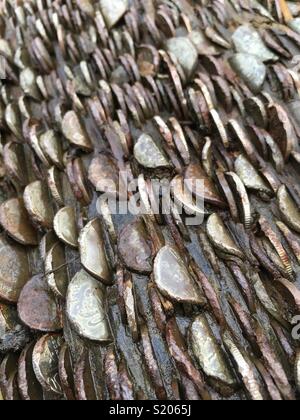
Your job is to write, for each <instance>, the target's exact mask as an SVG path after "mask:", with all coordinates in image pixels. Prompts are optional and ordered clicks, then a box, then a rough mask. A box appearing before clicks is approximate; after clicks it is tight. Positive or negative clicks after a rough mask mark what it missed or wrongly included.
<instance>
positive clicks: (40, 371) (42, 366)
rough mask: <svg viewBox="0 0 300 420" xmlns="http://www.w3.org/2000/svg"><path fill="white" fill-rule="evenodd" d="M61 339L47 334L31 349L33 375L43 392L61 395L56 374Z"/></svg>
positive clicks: (55, 335) (57, 374) (59, 383)
mask: <svg viewBox="0 0 300 420" xmlns="http://www.w3.org/2000/svg"><path fill="white" fill-rule="evenodd" d="M63 342H64V340H63V338H62V336H60V335H57V334H47V335H44V336H43V337H42V338H40V339H39V340H38V342H37V343H36V345H35V346H34V349H33V354H32V360H33V370H34V373H35V375H36V377H37V379H38V381H39V383H40V384H41V385H42V387H43V388H44V390H46V391H49V392H53V393H54V394H58V395H61V394H62V393H63V390H62V387H61V382H60V378H59V372H58V364H59V353H60V350H61V347H62V345H63Z"/></svg>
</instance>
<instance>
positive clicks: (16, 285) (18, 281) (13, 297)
mask: <svg viewBox="0 0 300 420" xmlns="http://www.w3.org/2000/svg"><path fill="white" fill-rule="evenodd" d="M0 261H1V264H0V296H1V298H2V299H4V300H7V301H9V302H13V303H16V302H17V301H18V299H19V295H20V293H21V290H22V288H23V286H24V284H25V283H26V282H27V281H28V279H29V278H30V268H29V262H28V255H27V251H26V249H25V248H23V247H21V246H20V245H17V244H14V243H12V242H11V241H9V240H8V239H6V238H5V237H4V236H3V235H1V236H0Z"/></svg>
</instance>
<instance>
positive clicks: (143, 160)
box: [134, 134, 170, 169]
mask: <svg viewBox="0 0 300 420" xmlns="http://www.w3.org/2000/svg"><path fill="white" fill-rule="evenodd" d="M134 157H135V158H136V160H137V161H138V163H139V164H140V165H141V166H143V167H144V168H147V169H157V168H170V162H168V160H167V158H166V156H165V155H164V153H163V152H162V151H161V150H160V149H159V147H158V146H157V145H156V144H155V142H154V140H153V139H152V137H151V136H149V135H148V134H142V135H141V136H140V137H139V139H138V141H137V142H136V144H135V146H134Z"/></svg>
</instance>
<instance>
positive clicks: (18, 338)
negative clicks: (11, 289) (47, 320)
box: [0, 303, 30, 353]
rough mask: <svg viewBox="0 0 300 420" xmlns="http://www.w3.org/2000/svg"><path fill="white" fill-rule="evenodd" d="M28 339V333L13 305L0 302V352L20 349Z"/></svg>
mask: <svg viewBox="0 0 300 420" xmlns="http://www.w3.org/2000/svg"><path fill="white" fill-rule="evenodd" d="M29 340H30V333H29V331H28V330H27V328H25V326H24V325H22V324H21V322H20V320H19V317H18V312H17V310H16V308H15V307H14V306H11V305H5V304H4V303H0V352H2V353H7V352H9V351H14V352H16V351H19V350H21V349H22V348H23V347H24V346H25V345H26V344H27V343H28V342H29Z"/></svg>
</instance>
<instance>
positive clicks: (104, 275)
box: [79, 219, 112, 284]
mask: <svg viewBox="0 0 300 420" xmlns="http://www.w3.org/2000/svg"><path fill="white" fill-rule="evenodd" d="M79 251H80V257H81V263H82V265H83V266H84V268H85V269H86V270H87V271H88V272H89V273H90V274H92V275H93V276H95V277H96V278H98V279H99V280H101V281H103V283H105V284H110V283H111V281H112V273H111V270H110V268H109V266H108V262H107V257H106V252H105V245H104V239H103V231H102V226H101V223H100V220H99V219H94V220H92V221H90V222H89V223H88V224H87V225H86V226H85V227H84V228H83V229H82V231H81V233H80V236H79Z"/></svg>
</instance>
